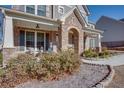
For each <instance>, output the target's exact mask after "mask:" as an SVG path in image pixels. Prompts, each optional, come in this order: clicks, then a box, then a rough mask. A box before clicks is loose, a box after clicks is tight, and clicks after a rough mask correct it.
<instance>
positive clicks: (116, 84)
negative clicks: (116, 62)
mask: <svg viewBox="0 0 124 93" xmlns="http://www.w3.org/2000/svg"><path fill="white" fill-rule="evenodd" d="M114 70H115V76H114V78H113V80H112V82H111V83H110V84H109V85H108V86H107V87H109V88H124V65H122V66H115V67H114Z"/></svg>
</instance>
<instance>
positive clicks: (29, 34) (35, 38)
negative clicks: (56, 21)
mask: <svg viewBox="0 0 124 93" xmlns="http://www.w3.org/2000/svg"><path fill="white" fill-rule="evenodd" d="M14 29H15V30H14V47H15V48H16V50H17V51H25V52H26V51H29V50H31V51H35V52H38V51H41V52H44V51H53V52H57V51H58V49H59V38H58V31H46V30H42V29H32V28H24V27H14Z"/></svg>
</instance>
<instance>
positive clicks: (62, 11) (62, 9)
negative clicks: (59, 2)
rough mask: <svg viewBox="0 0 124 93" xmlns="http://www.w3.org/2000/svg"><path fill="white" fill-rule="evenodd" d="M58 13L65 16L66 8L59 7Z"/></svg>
mask: <svg viewBox="0 0 124 93" xmlns="http://www.w3.org/2000/svg"><path fill="white" fill-rule="evenodd" d="M58 12H59V13H61V14H64V7H62V6H59V7H58Z"/></svg>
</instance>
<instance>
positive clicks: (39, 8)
mask: <svg viewBox="0 0 124 93" xmlns="http://www.w3.org/2000/svg"><path fill="white" fill-rule="evenodd" d="M37 15H39V16H46V5H38V6H37Z"/></svg>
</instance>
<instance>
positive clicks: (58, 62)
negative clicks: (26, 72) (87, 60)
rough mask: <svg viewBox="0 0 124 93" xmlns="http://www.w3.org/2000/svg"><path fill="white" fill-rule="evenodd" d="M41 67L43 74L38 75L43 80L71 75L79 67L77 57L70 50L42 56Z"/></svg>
mask: <svg viewBox="0 0 124 93" xmlns="http://www.w3.org/2000/svg"><path fill="white" fill-rule="evenodd" d="M40 62H41V67H42V69H40V70H42V71H43V72H42V73H41V71H38V72H40V74H41V75H42V76H44V78H45V79H46V78H49V77H52V76H53V78H56V77H57V75H59V74H61V73H65V72H66V73H69V74H72V73H73V72H74V71H75V70H76V69H77V68H78V67H79V65H80V61H79V57H78V55H77V54H75V53H74V52H73V51H71V50H64V51H61V52H59V53H58V54H55V53H46V54H42V55H41V57H40Z"/></svg>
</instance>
